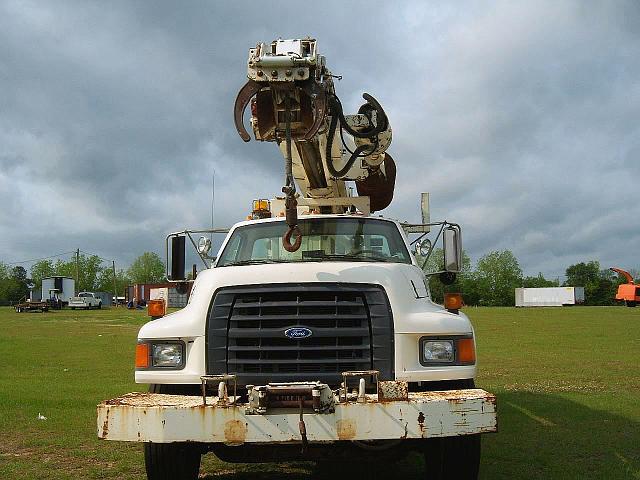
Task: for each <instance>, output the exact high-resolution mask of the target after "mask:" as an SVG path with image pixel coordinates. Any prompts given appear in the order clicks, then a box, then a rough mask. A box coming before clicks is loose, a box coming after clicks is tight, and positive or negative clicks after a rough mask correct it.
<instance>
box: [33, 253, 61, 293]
mask: <svg viewBox="0 0 640 480" xmlns="http://www.w3.org/2000/svg"><path fill="white" fill-rule="evenodd" d="M55 272H56V269H55V267H54V265H53V261H51V260H40V261H38V262H36V263H34V264H33V265H31V280H32V281H33V283H34V284H35V285H36V288H40V287H42V279H43V278H47V277H51V276H53V275H55Z"/></svg>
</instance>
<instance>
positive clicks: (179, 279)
mask: <svg viewBox="0 0 640 480" xmlns="http://www.w3.org/2000/svg"><path fill="white" fill-rule="evenodd" d="M247 77H248V81H247V83H246V84H245V85H244V87H242V89H241V90H240V92H239V94H238V96H237V99H236V102H235V106H234V119H235V126H236V129H237V131H238V133H239V134H240V136H241V137H242V139H243V140H244V141H249V140H250V137H251V136H250V134H249V133H248V132H247V130H246V128H245V126H244V123H243V115H244V112H245V110H246V109H247V107H249V106H250V110H251V120H250V122H251V129H252V130H253V136H254V137H255V138H256V140H258V141H264V142H274V143H276V144H277V145H278V148H279V150H280V152H281V153H282V155H283V156H284V159H285V162H284V163H285V165H284V181H283V187H282V195H280V196H277V197H275V198H273V199H270V200H266V199H256V200H254V201H253V208H252V211H251V214H250V215H249V216H248V217H247V219H246V220H245V221H241V222H238V223H236V224H235V225H234V226H233V227H231V228H230V229H212V230H210V231H209V230H200V231H197V230H183V231H179V232H174V233H171V234H169V235H168V236H167V237H166V247H167V266H168V272H167V277H168V278H169V280H170V281H172V282H176V284H177V285H178V286H182V287H184V285H186V282H187V281H192V282H193V283H192V286H191V294H190V297H189V301H188V304H187V306H186V307H185V308H183V309H182V310H179V311H176V312H173V313H169V314H167V315H163V313H164V312H160V313H158V312H156V311H154V312H153V313H152V312H150V314H151V315H153V317H152V318H154V319H153V320H152V321H150V322H149V323H147V324H145V325H144V326H143V327H142V328H141V329H140V331H139V332H138V338H137V344H136V358H135V381H136V382H137V383H139V384H148V385H149V393H129V394H125V395H122V396H120V397H118V398H114V399H111V400H106V401H104V402H102V403H101V404H100V405H98V418H97V429H98V437H99V438H101V439H104V440H116V441H128V442H140V443H143V444H144V454H145V467H146V472H147V478H148V479H149V480H175V479H186V480H196V479H197V478H199V477H198V475H199V469H200V462H201V456H202V455H203V454H205V453H209V452H212V453H213V454H215V455H216V456H218V457H219V458H221V459H223V460H225V461H230V462H273V461H279V462H281V461H293V460H311V461H316V462H319V463H325V464H326V463H333V464H336V463H337V464H339V468H340V470H336V471H339V472H342V468H343V467H344V466H345V464H353V463H355V462H366V464H367V465H368V464H370V463H371V462H374V461H384V462H392V461H395V460H396V459H398V458H401V457H402V456H404V455H406V454H407V453H409V452H418V453H420V454H422V455H424V457H425V464H426V473H427V478H430V479H442V478H454V479H467V480H472V479H476V478H477V476H478V469H479V465H480V450H481V448H480V437H481V434H484V433H489V432H495V431H497V414H496V398H495V396H494V395H493V394H491V393H489V392H486V391H485V390H482V389H479V388H476V387H475V377H476V372H477V368H476V342H475V332H474V330H473V326H472V325H471V322H470V321H469V319H468V318H467V316H466V315H465V314H464V312H462V311H461V307H462V306H463V305H462V297H461V296H460V295H459V294H447V295H445V304H444V305H438V304H436V303H434V302H433V301H432V299H431V296H430V292H429V286H428V282H427V277H426V275H425V272H424V271H423V266H424V263H426V261H425V262H424V263H422V261H419V259H420V258H421V257H426V258H428V256H429V255H430V253H431V251H432V245H433V244H434V243H433V242H431V240H430V239H428V238H426V235H427V234H430V233H431V234H434V233H435V234H436V236H435V239H434V242H437V241H440V239H441V240H442V248H443V257H444V261H443V265H442V266H441V270H440V271H437V272H430V273H429V274H440V276H441V277H440V278H441V279H448V280H451V279H452V278H454V277H455V275H456V274H457V273H458V272H459V271H460V269H461V260H462V257H461V251H462V244H461V230H460V226H459V225H457V224H455V223H451V222H447V221H442V222H430V221H429V220H428V215H427V212H426V210H427V209H426V208H424V207H426V206H427V204H428V201H426V200H425V198H428V197H426V196H423V202H422V206H423V212H422V218H423V220H422V223H415V224H413V223H412V224H410V223H400V222H398V221H396V220H392V219H388V218H384V217H382V216H378V215H376V216H373V215H371V213H372V212H377V211H380V210H382V209H384V208H385V207H387V206H388V205H389V203H390V202H391V200H392V198H393V191H394V184H395V175H396V166H395V162H394V161H393V158H392V157H391V155H389V153H388V152H387V149H388V147H389V145H390V144H391V126H390V122H389V119H388V117H387V115H386V113H385V111H384V109H383V108H382V106H381V105H380V104H379V102H378V101H377V100H376V99H375V98H374V97H373V96H371V95H368V94H366V93H365V94H363V98H364V103H363V105H362V106H361V107H360V108H359V109H358V111H357V113H355V114H350V115H345V114H344V112H343V108H342V104H341V102H340V100H339V98H338V96H337V94H336V91H335V86H334V79H336V78H339V77H336V76H335V75H333V74H332V73H331V71H330V70H329V69H328V68H327V65H326V61H325V58H324V57H323V56H322V55H320V54H319V53H318V50H317V44H316V41H315V40H313V39H310V38H305V39H298V40H276V41H274V42H272V43H271V44H264V43H260V44H258V45H257V46H256V47H255V48H251V49H250V50H249V58H248V62H247ZM349 182H354V184H355V189H356V191H357V193H358V195H352V194H351V186H350V184H349ZM432 230H433V232H432ZM219 232H224V233H226V237H225V240H224V241H223V242H222V245H221V247H220V250H219V252H218V254H217V255H210V254H209V250H210V249H211V243H212V242H211V240H210V238H209V237H207V236H202V237H200V239H199V240H195V239H194V238H193V235H194V234H196V233H204V234H208V233H219ZM409 233H411V234H413V235H415V234H417V235H418V237H417V238H415V239H414V240H413V241H410V240H409V237H408V234H409ZM187 241H189V242H190V243H191V244H192V245H193V246H194V247H195V248H196V251H197V253H198V255H199V256H200V259H201V261H202V263H203V265H204V267H205V268H204V269H202V270H201V271H200V272H196V270H195V266H194V269H193V270H192V272H193V277H195V279H193V280H187V278H186V275H185V245H186V244H187ZM414 253H415V254H420V255H419V256H418V255H414ZM169 267H170V268H169ZM196 273H197V275H196ZM182 287H181V288H182ZM185 291H186V288H185ZM334 466H335V465H334ZM363 472H364V470H361V471H359V473H361V474H362V473H363Z"/></svg>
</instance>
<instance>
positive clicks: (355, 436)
mask: <svg viewBox="0 0 640 480" xmlns="http://www.w3.org/2000/svg"><path fill="white" fill-rule="evenodd" d="M250 412H251V410H248V409H247V405H246V404H238V405H235V404H234V403H233V401H232V402H231V404H230V405H225V406H219V405H218V398H217V397H209V398H207V399H206V404H203V399H202V397H197V396H183V395H163V394H154V393H130V394H127V395H123V396H121V397H118V398H114V399H112V400H107V401H104V402H102V403H101V404H99V405H98V419H97V427H98V437H99V438H101V439H104V440H119V441H129V442H154V443H171V442H203V443H222V444H227V445H242V444H284V443H288V444H291V442H301V441H302V438H301V435H300V429H299V421H300V413H299V411H298V410H297V409H295V408H288V409H285V408H281V409H274V410H272V411H270V412H268V413H267V414H263V415H260V414H254V413H250ZM303 418H304V422H305V424H306V437H307V440H308V442H309V443H314V442H316V443H319V442H334V441H339V440H389V439H420V438H435V437H450V436H458V435H471V434H477V433H488V432H495V431H497V416H496V398H495V396H494V395H493V394H491V393H488V392H486V391H484V390H481V389H466V390H451V391H442V392H423V393H409V394H408V398H407V399H406V400H396V401H386V402H385V401H378V397H377V395H366V402H362V403H359V402H338V403H336V405H335V411H334V412H332V413H314V411H313V410H312V409H305V411H304V417H303Z"/></svg>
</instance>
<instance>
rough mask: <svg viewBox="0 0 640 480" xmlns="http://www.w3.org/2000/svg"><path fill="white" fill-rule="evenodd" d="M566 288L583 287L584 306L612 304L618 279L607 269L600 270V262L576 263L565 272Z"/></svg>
mask: <svg viewBox="0 0 640 480" xmlns="http://www.w3.org/2000/svg"><path fill="white" fill-rule="evenodd" d="M566 276H567V280H566V281H565V282H564V285H565V286H568V287H584V298H585V302H584V303H585V305H612V304H614V301H615V300H614V299H615V294H616V288H617V286H618V279H617V277H616V275H615V274H614V273H613V272H612V271H611V270H609V269H605V270H601V269H600V262H598V261H596V260H591V261H590V262H587V263H584V262H580V263H576V264H574V265H571V266H569V267H568V268H567V270H566Z"/></svg>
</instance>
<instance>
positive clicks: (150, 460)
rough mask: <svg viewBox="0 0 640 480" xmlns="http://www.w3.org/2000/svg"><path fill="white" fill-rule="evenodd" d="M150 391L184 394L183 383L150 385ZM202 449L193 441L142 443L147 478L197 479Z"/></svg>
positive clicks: (149, 479)
mask: <svg viewBox="0 0 640 480" xmlns="http://www.w3.org/2000/svg"><path fill="white" fill-rule="evenodd" d="M149 391H150V392H151V393H165V394H169V395H185V394H187V392H186V391H185V386H184V385H160V384H155V385H150V386H149ZM201 457H202V449H201V448H200V446H199V445H198V444H195V443H150V442H147V443H145V444H144V466H145V468H146V471H147V479H148V480H197V478H198V473H199V472H200V459H201Z"/></svg>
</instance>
